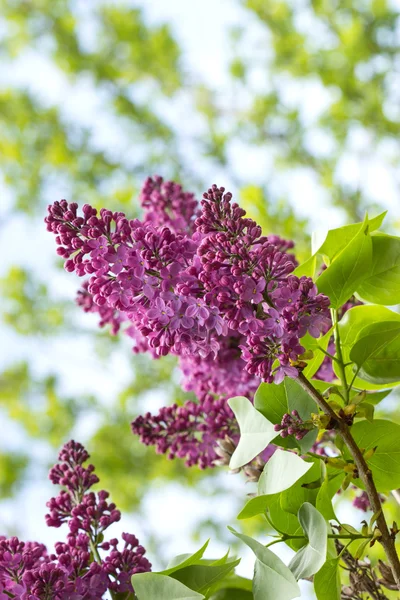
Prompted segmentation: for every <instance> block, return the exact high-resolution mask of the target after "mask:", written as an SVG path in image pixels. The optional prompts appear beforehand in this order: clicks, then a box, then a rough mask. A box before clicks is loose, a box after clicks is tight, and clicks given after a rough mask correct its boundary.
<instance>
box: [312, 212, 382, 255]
mask: <svg viewBox="0 0 400 600" xmlns="http://www.w3.org/2000/svg"><path fill="white" fill-rule="evenodd" d="M386 214H387V211H385V212H383V213H381V214H380V215H378V216H376V217H374V218H373V219H370V220H368V226H369V231H370V232H372V231H375V230H376V229H379V227H380V226H381V225H382V223H383V219H384V218H385V216H386ZM364 223H365V221H364ZM364 223H361V222H360V223H351V224H350V225H344V226H343V227H338V228H336V229H330V230H329V231H328V233H327V234H326V238H325V240H324V242H323V243H322V244H319V243H318V238H319V237H320V236H318V235H317V234H315V233H314V234H313V244H312V246H313V249H312V251H313V253H314V254H321V255H323V256H326V257H328V258H329V260H330V261H333V260H334V259H335V258H336V256H337V255H338V254H339V253H340V252H341V251H342V250H343V249H344V248H345V247H346V246H347V245H348V244H349V243H350V242H351V241H352V240H353V238H354V237H355V236H356V235H357V234H358V232H359V231H360V227H361V226H362V225H364Z"/></svg>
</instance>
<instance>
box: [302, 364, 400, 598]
mask: <svg viewBox="0 0 400 600" xmlns="http://www.w3.org/2000/svg"><path fill="white" fill-rule="evenodd" d="M297 380H298V382H299V384H300V385H301V387H302V388H303V389H304V390H305V391H306V392H307V393H308V394H309V396H310V397H311V398H312V399H313V400H314V402H315V403H316V404H317V405H318V407H319V408H320V409H321V410H322V411H323V412H324V413H325V414H326V415H327V416H329V417H330V419H331V420H332V421H333V423H334V425H335V429H337V431H338V434H339V435H340V437H341V438H342V440H343V442H344V443H345V445H346V447H347V449H348V451H349V452H350V455H351V457H352V458H353V460H354V464H355V466H356V468H357V471H358V474H359V477H360V479H361V481H362V482H363V484H364V486H365V490H366V492H367V495H368V499H369V501H370V504H371V508H372V511H373V512H374V514H377V515H378V516H377V519H376V524H377V527H378V529H379V531H380V533H381V537H380V539H379V541H380V542H381V544H382V546H383V548H384V550H385V553H386V556H387V559H388V562H389V564H390V568H391V570H392V573H393V577H394V579H395V581H396V584H397V586H398V589H399V590H400V561H399V557H398V554H397V551H396V546H395V542H394V537H393V535H392V534H391V533H390V531H389V528H388V525H387V523H386V519H385V515H384V513H383V510H382V504H381V500H380V497H379V493H378V491H377V489H376V486H375V483H374V479H373V475H372V472H371V470H370V468H369V467H368V464H367V463H366V461H365V459H364V456H363V454H362V452H361V450H360V448H359V447H358V446H357V444H356V442H355V441H354V438H353V436H352V435H351V433H350V429H349V427H348V425H347V423H346V421H345V420H344V419H342V418H341V417H340V416H339V415H337V414H336V413H335V411H334V410H333V408H332V407H331V406H329V404H328V403H327V401H326V400H325V399H324V398H323V396H322V395H321V394H320V392H319V391H318V390H317V389H316V388H315V387H314V386H313V385H312V383H311V382H310V381H309V380H308V379H307V378H306V377H304V375H303V374H302V373H300V374H299V376H298V379H297Z"/></svg>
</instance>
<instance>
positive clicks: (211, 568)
mask: <svg viewBox="0 0 400 600" xmlns="http://www.w3.org/2000/svg"><path fill="white" fill-rule="evenodd" d="M239 563H240V558H239V559H237V560H232V561H230V562H227V563H225V564H223V565H201V564H200V565H190V566H188V567H184V568H183V569H179V570H177V571H174V573H172V574H171V577H173V578H174V579H177V580H178V581H180V582H181V583H183V584H184V585H186V586H187V587H188V588H189V589H191V590H194V591H196V592H199V593H204V594H205V593H206V592H207V591H209V589H210V588H211V586H213V585H214V584H215V583H217V582H218V581H221V580H222V579H224V578H225V576H226V575H228V573H230V572H231V571H233V569H234V568H235V567H236V566H237V565H238V564H239Z"/></svg>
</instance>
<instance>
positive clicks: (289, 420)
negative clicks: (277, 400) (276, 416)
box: [274, 410, 313, 441]
mask: <svg viewBox="0 0 400 600" xmlns="http://www.w3.org/2000/svg"><path fill="white" fill-rule="evenodd" d="M274 429H275V431H277V432H279V435H280V436H281V437H282V438H286V437H288V436H289V435H294V437H295V438H296V440H298V441H300V440H302V439H303V437H304V436H305V435H307V433H308V432H309V431H310V430H311V429H313V425H312V423H311V422H310V421H303V419H302V418H301V417H300V415H299V413H298V411H297V410H292V412H291V413H290V414H289V413H285V414H284V415H283V417H282V421H281V422H280V423H278V424H277V425H275V427H274Z"/></svg>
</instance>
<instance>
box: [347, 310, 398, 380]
mask: <svg viewBox="0 0 400 600" xmlns="http://www.w3.org/2000/svg"><path fill="white" fill-rule="evenodd" d="M350 360H351V361H353V362H354V363H355V364H356V365H357V369H358V371H359V376H360V377H361V378H362V379H366V380H367V381H370V382H372V383H375V384H377V383H384V384H385V383H395V382H397V381H399V380H400V321H398V320H394V321H383V322H380V323H372V324H371V325H367V326H366V327H364V328H363V329H362V330H361V332H360V335H359V336H358V338H357V341H356V343H355V344H354V346H353V347H352V349H351V350H350Z"/></svg>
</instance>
